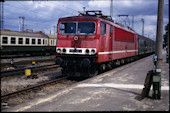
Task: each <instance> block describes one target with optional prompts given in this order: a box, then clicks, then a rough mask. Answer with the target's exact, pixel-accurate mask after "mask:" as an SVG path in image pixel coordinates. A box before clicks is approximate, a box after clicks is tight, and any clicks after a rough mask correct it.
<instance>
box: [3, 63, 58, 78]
mask: <svg viewBox="0 0 170 113" xmlns="http://www.w3.org/2000/svg"><path fill="white" fill-rule="evenodd" d="M58 67H59V66H58V65H56V64H50V65H42V66H30V67H24V68H19V69H14V70H8V71H1V72H0V74H1V77H4V76H9V75H14V74H24V72H25V69H31V70H32V72H35V71H38V70H40V69H51V68H58Z"/></svg>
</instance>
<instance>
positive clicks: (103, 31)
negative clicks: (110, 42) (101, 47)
mask: <svg viewBox="0 0 170 113" xmlns="http://www.w3.org/2000/svg"><path fill="white" fill-rule="evenodd" d="M101 35H106V24H105V23H103V22H101Z"/></svg>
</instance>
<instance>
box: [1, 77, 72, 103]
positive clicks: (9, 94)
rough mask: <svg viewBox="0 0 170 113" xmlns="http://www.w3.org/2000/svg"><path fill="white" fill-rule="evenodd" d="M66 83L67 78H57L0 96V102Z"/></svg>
mask: <svg viewBox="0 0 170 113" xmlns="http://www.w3.org/2000/svg"><path fill="white" fill-rule="evenodd" d="M66 81H67V77H62V78H58V79H55V80H51V81H46V82H43V83H40V84H36V85H33V86H30V87H27V88H24V89H21V90H18V91H16V92H12V93H8V94H3V95H1V102H2V101H4V100H6V99H9V98H11V97H14V96H18V95H20V94H24V95H25V94H28V93H29V92H33V90H35V91H37V90H38V89H41V88H42V87H45V86H47V85H53V84H64V82H66ZM69 85H71V84H69Z"/></svg>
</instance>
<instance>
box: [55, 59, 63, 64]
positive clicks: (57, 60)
mask: <svg viewBox="0 0 170 113" xmlns="http://www.w3.org/2000/svg"><path fill="white" fill-rule="evenodd" d="M55 63H56V64H57V65H61V64H62V63H63V59H61V58H60V57H57V58H56V59H55Z"/></svg>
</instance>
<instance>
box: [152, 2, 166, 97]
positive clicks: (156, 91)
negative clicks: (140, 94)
mask: <svg viewBox="0 0 170 113" xmlns="http://www.w3.org/2000/svg"><path fill="white" fill-rule="evenodd" d="M163 14H164V0H159V1H158V18H157V34H156V53H155V55H156V56H157V62H156V72H155V74H154V75H153V93H152V97H153V99H160V98H161V63H162V37H163V35H162V34H163Z"/></svg>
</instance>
